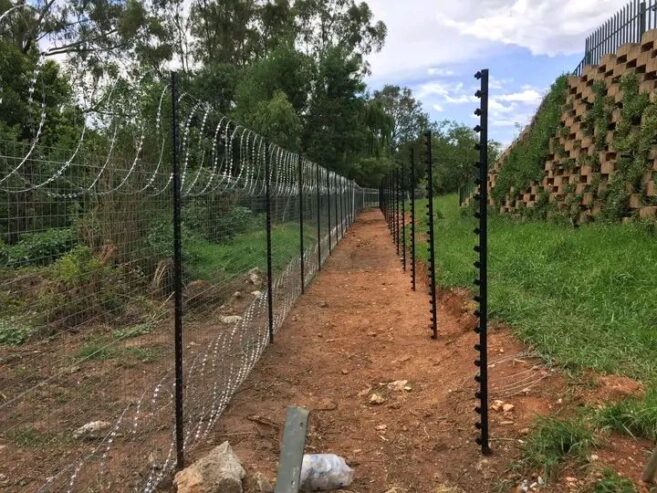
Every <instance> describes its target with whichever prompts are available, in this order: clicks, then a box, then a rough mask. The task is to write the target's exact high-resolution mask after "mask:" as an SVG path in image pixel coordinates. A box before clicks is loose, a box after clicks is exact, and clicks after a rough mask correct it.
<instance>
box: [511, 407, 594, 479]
mask: <svg viewBox="0 0 657 493" xmlns="http://www.w3.org/2000/svg"><path fill="white" fill-rule="evenodd" d="M594 444H595V441H594V438H593V431H592V430H591V428H590V427H589V426H588V425H587V423H585V422H584V420H583V419H582V418H571V419H557V418H539V419H538V420H537V422H536V428H535V429H534V432H533V433H532V434H531V435H530V436H529V438H528V439H527V441H526V442H525V444H524V445H523V458H522V460H521V462H520V465H521V466H523V467H525V468H528V469H537V468H541V469H542V476H543V478H546V479H549V478H551V477H553V475H554V473H555V472H556V470H557V467H558V466H559V465H560V464H562V463H563V462H565V461H566V460H572V459H574V460H576V461H584V460H585V459H586V455H587V453H588V452H589V450H590V449H591V447H592V446H593V445H594Z"/></svg>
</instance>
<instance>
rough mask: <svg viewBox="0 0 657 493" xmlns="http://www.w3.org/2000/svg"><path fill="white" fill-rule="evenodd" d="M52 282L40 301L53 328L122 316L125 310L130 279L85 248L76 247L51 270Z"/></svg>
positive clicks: (40, 312)
mask: <svg viewBox="0 0 657 493" xmlns="http://www.w3.org/2000/svg"><path fill="white" fill-rule="evenodd" d="M47 275H48V281H49V282H48V283H47V284H46V286H45V288H44V289H43V292H42V293H40V296H39V298H38V299H37V300H36V303H37V306H38V310H37V313H39V314H40V316H41V317H43V318H44V319H45V320H43V322H46V323H50V324H52V325H53V326H57V325H61V326H72V325H76V324H79V323H82V322H84V321H87V320H90V319H92V318H93V317H94V316H101V317H106V316H110V315H112V316H114V317H116V316H117V315H120V313H121V312H122V310H123V309H124V308H125V303H124V301H125V293H124V290H125V289H126V280H125V279H123V276H122V274H121V273H120V272H119V271H118V270H117V269H115V268H113V267H111V266H109V265H105V264H103V263H102V262H101V260H100V259H99V258H98V257H97V256H96V255H94V254H93V253H92V252H91V250H90V249H89V248H88V247H87V246H84V245H80V246H77V247H75V248H73V249H72V250H71V251H70V252H69V253H67V254H66V255H64V256H63V257H61V258H60V259H59V260H57V262H55V263H54V264H52V265H51V266H50V267H49V268H48V271H47Z"/></svg>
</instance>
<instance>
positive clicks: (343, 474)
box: [301, 454, 354, 491]
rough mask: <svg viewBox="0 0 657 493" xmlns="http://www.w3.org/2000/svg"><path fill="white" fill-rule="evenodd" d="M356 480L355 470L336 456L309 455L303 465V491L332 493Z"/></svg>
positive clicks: (304, 458)
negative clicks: (328, 492) (327, 492)
mask: <svg viewBox="0 0 657 493" xmlns="http://www.w3.org/2000/svg"><path fill="white" fill-rule="evenodd" d="M353 479H354V470H353V469H352V468H350V467H349V466H348V465H347V463H346V462H345V461H344V459H343V458H342V457H339V456H337V455H335V454H309V455H304V456H303V462H302V464H301V490H302V491H331V490H338V489H340V488H344V487H346V486H349V485H350V484H351V481H352V480H353Z"/></svg>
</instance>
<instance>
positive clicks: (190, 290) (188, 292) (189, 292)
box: [185, 279, 213, 306]
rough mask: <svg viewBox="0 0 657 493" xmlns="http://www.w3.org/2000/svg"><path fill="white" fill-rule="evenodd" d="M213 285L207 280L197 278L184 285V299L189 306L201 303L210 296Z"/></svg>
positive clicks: (208, 299)
mask: <svg viewBox="0 0 657 493" xmlns="http://www.w3.org/2000/svg"><path fill="white" fill-rule="evenodd" d="M212 291H213V287H212V284H210V283H209V282H208V281H203V280H202V279H197V280H196V281H192V282H190V283H189V284H188V285H187V286H185V301H186V302H187V303H188V304H189V306H199V305H202V304H204V303H206V302H208V301H210V299H211V298H212Z"/></svg>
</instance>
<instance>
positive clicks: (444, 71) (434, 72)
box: [427, 67, 456, 77]
mask: <svg viewBox="0 0 657 493" xmlns="http://www.w3.org/2000/svg"><path fill="white" fill-rule="evenodd" d="M427 74H429V75H431V76H434V77H451V76H453V75H456V73H455V72H454V71H453V70H450V69H448V68H440V67H438V68H436V67H430V68H429V69H427Z"/></svg>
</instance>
